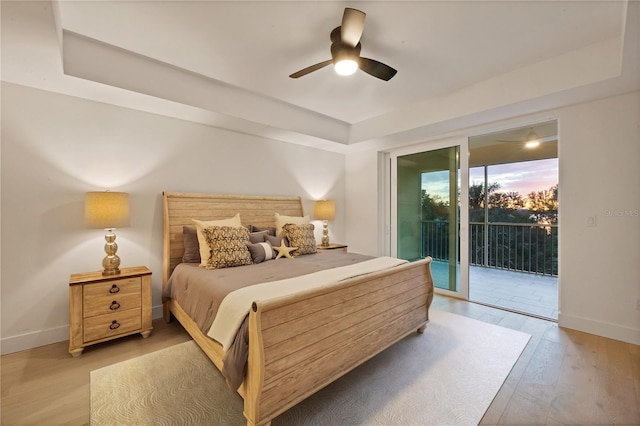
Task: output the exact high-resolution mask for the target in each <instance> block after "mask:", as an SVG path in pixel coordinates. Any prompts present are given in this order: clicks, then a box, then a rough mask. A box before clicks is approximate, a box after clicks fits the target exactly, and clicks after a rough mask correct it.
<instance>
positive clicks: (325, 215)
mask: <svg viewBox="0 0 640 426" xmlns="http://www.w3.org/2000/svg"><path fill="white" fill-rule="evenodd" d="M313 216H314V217H315V218H316V219H317V220H333V219H334V218H335V217H336V204H335V203H334V202H333V201H331V200H320V201H316V205H315V209H314V212H313Z"/></svg>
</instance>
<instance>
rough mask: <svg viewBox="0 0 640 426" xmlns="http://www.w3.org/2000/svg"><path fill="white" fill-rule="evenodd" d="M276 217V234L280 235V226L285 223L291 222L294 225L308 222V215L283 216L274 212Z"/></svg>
mask: <svg viewBox="0 0 640 426" xmlns="http://www.w3.org/2000/svg"><path fill="white" fill-rule="evenodd" d="M275 219H276V236H277V237H281V236H282V227H283V226H284V225H286V224H287V223H293V224H294V225H307V224H309V223H310V220H309V216H302V217H300V216H284V215H281V214H279V213H276V214H275Z"/></svg>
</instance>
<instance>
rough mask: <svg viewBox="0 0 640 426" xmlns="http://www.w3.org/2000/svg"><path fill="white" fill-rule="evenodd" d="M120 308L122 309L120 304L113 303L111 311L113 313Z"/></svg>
mask: <svg viewBox="0 0 640 426" xmlns="http://www.w3.org/2000/svg"><path fill="white" fill-rule="evenodd" d="M118 308H120V304H119V303H118V302H116V301H115V300H114V301H113V302H111V306H109V309H111V310H112V311H115V310H116V309H118Z"/></svg>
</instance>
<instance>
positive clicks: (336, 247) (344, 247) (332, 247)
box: [318, 243, 347, 251]
mask: <svg viewBox="0 0 640 426" xmlns="http://www.w3.org/2000/svg"><path fill="white" fill-rule="evenodd" d="M318 250H340V251H347V245H346V244H331V243H330V244H329V245H328V246H323V245H318Z"/></svg>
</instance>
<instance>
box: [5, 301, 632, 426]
mask: <svg viewBox="0 0 640 426" xmlns="http://www.w3.org/2000/svg"><path fill="white" fill-rule="evenodd" d="M433 307H434V308H437V309H441V310H444V311H448V312H453V313H456V314H459V315H464V316H467V317H471V318H475V319H478V320H480V321H485V322H489V323H493V324H498V325H501V326H503V327H508V328H512V329H515V330H520V331H523V332H526V333H529V334H531V335H532V338H531V340H530V341H529V343H528V345H527V347H526V348H525V350H524V352H523V354H522V355H521V357H520V359H519V360H518V362H517V363H516V365H515V366H514V368H513V370H512V371H511V373H510V374H509V376H508V378H507V380H506V381H505V383H504V385H503V386H502V388H501V389H500V391H499V392H498V394H497V395H496V398H495V399H494V401H493V403H492V404H491V406H490V407H489V409H488V410H487V412H486V414H485V416H484V418H483V419H482V422H481V424H483V425H494V424H495V425H559V424H570V425H594V424H602V425H605V424H606V425H640V409H639V407H640V346H636V345H630V344H627V343H623V342H619V341H616V340H611V339H606V338H603V337H598V336H594V335H591V334H587V333H581V332H577V331H573V330H567V329H561V328H559V327H558V326H557V324H556V323H554V322H551V321H545V320H541V319H538V318H533V317H527V316H524V315H520V314H515V313H512V312H507V311H501V310H498V309H495V308H490V307H487V306H483V305H479V304H474V303H469V302H465V301H461V300H457V299H452V298H448V297H443V296H437V295H436V297H435V298H434V302H433ZM153 325H154V330H153V333H152V334H151V336H150V337H149V338H148V339H142V338H141V337H140V335H134V336H130V337H126V338H123V339H119V340H114V341H111V342H106V343H104V344H99V345H95V346H90V347H88V348H86V349H85V351H84V353H83V354H82V356H80V357H79V358H71V356H70V355H69V354H68V352H67V348H68V342H60V343H55V344H52V345H47V346H43V347H40V348H34V349H30V350H27V351H22V352H18V353H15V354H9V355H4V356H2V358H1V360H0V362H1V395H2V403H1V412H0V418H1V424H2V425H85V424H88V423H89V373H90V372H91V371H92V370H95V369H98V368H101V367H104V366H106V365H110V364H114V363H116V362H120V361H124V360H127V359H130V358H133V357H137V356H140V355H143V354H146V353H149V352H153V351H156V350H159V349H162V348H165V347H169V346H172V345H175V344H178V343H181V342H184V341H187V340H189V339H190V337H189V336H188V335H187V333H186V332H185V331H184V330H183V329H182V327H181V326H180V325H179V324H178V323H177V322H175V321H174V322H172V323H171V324H165V323H164V322H163V321H162V320H161V319H158V320H155V321H154V323H153ZM427 332H428V329H427Z"/></svg>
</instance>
